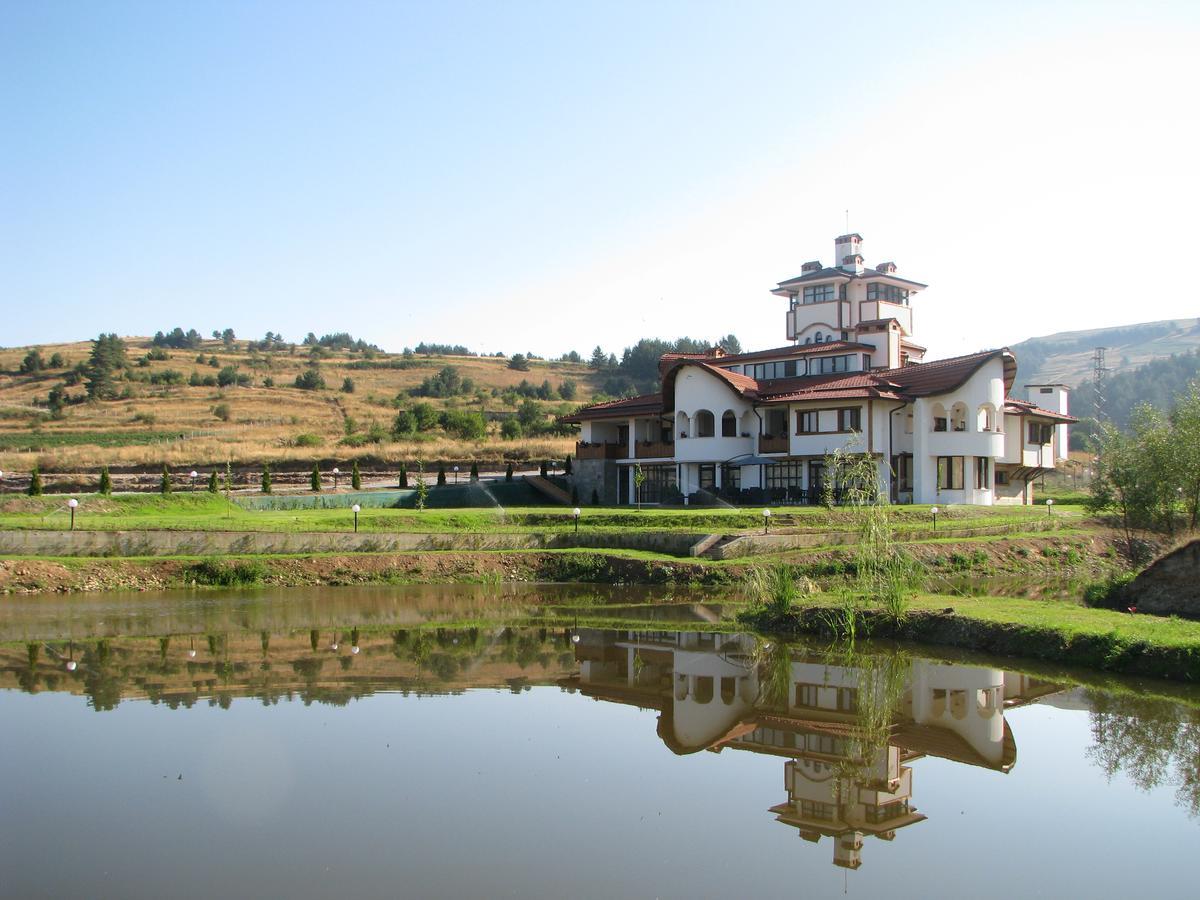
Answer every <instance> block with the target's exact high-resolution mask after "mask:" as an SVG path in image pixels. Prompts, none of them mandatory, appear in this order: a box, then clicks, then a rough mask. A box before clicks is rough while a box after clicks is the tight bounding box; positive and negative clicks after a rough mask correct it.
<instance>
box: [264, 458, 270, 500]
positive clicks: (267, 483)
mask: <svg viewBox="0 0 1200 900" xmlns="http://www.w3.org/2000/svg"><path fill="white" fill-rule="evenodd" d="M262 492H263V493H264V494H269V493H271V467H270V466H269V465H267V464H266V463H263V470H262Z"/></svg>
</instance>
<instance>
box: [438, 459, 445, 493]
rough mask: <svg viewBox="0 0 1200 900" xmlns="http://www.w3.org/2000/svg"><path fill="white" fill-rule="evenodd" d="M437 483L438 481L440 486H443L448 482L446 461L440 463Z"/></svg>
mask: <svg viewBox="0 0 1200 900" xmlns="http://www.w3.org/2000/svg"><path fill="white" fill-rule="evenodd" d="M437 483H438V487H441V486H442V485H444V484H445V483H446V464H445V463H438V474H437Z"/></svg>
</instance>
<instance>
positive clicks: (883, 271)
mask: <svg viewBox="0 0 1200 900" xmlns="http://www.w3.org/2000/svg"><path fill="white" fill-rule="evenodd" d="M875 271H876V272H878V273H879V274H880V275H895V274H896V264H895V263H894V262H881V263H880V264H879V265H877V266H876V267H875Z"/></svg>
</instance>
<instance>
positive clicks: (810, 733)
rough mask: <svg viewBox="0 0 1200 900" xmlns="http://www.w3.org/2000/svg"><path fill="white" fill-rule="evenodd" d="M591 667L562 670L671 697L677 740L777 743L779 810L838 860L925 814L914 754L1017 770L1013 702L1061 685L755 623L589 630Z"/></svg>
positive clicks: (605, 691) (684, 743) (588, 691)
mask: <svg viewBox="0 0 1200 900" xmlns="http://www.w3.org/2000/svg"><path fill="white" fill-rule="evenodd" d="M575 652H576V656H577V659H578V661H579V672H578V674H577V675H573V676H571V677H570V678H568V679H565V680H564V681H563V682H562V683H563V684H564V686H566V687H573V688H577V689H578V690H579V691H580V692H581V693H583V694H585V695H587V696H591V697H595V698H598V699H602V700H606V701H611V702H618V703H629V704H633V705H636V706H639V707H643V708H654V709H657V710H659V712H660V714H659V719H658V733H659V736H660V737H661V738H662V740H663V742H664V743H665V744H666V745H667V746H668V747H670V749H671V750H672V751H674V752H675V753H678V754H688V753H696V752H699V751H701V750H707V751H710V752H716V753H720V752H724V751H725V750H740V751H748V752H751V753H761V754H766V755H769V756H777V757H780V758H781V759H784V760H786V762H785V763H784V766H783V769H784V771H783V782H784V792H785V797H784V800H783V802H781V803H779V804H777V805H776V806H772V807H771V808H770V812H771V813H773V814H774V815H775V817H776V820H777V821H779V822H781V823H783V824H785V825H788V826H791V827H793V828H795V829H796V831H797V833H798V834H799V836H800V837H801V838H802V839H804V840H806V841H810V842H813V843H818V842H820V840H821V839H822V838H823V837H827V838H830V839H831V842H832V845H833V851H832V852H833V862H834V864H835V865H838V866H842V867H845V868H848V869H857V868H858V867H859V866H861V865H862V851H863V840H864V838H865V837H867V836H871V837H876V838H879V839H881V840H886V841H890V840H893V839H894V838H895V837H896V834H897V832H898V831H899V830H900V829H902V828H906V827H908V826H910V825H915V824H916V823H918V822H921V821H924V819H925V816H923V815H921V814H920V813H919V812H918V811H917V808H916V807H915V806H914V805H913V772H912V768H911V767H910V765H909V764H910V763H911V762H913V761H914V760H917V759H920V758H921V757H922V756H935V757H941V758H943V759H949V760H953V761H955V762H960V763H965V764H968V765H973V766H980V767H983V768H988V769H993V770H995V771H997V772H1008V771H1009V770H1010V769H1011V768H1012V767H1013V765H1014V764H1015V762H1016V756H1017V751H1016V743H1015V741H1014V740H1013V736H1012V732H1011V731H1010V730H1009V727H1008V724H1007V723H1006V722H1005V719H1004V711H1005V710H1006V709H1008V708H1011V707H1013V706H1017V705H1020V704H1023V703H1028V702H1030V701H1032V700H1035V699H1037V698H1038V697H1042V696H1045V695H1047V694H1051V693H1055V692H1057V691H1058V690H1059V689H1060V688H1059V686H1057V685H1054V684H1050V683H1048V682H1043V681H1040V680H1037V679H1034V678H1031V677H1030V676H1028V675H1022V674H1017V673H1011V672H1005V671H1002V670H1000V669H992V668H983V667H977V666H965V665H945V664H939V663H936V662H932V661H929V660H924V659H914V658H909V657H907V656H905V655H890V656H858V657H850V658H842V659H830V658H818V657H816V656H813V657H807V658H806V657H805V656H804V655H802V654H797V653H794V652H793V651H792V650H791V649H789V648H787V647H785V646H779V645H772V644H770V643H762V642H760V641H758V640H756V639H755V638H754V637H752V636H749V635H737V634H717V633H712V632H674V631H629V632H612V631H584V632H582V633H581V635H580V641H579V643H578V644H577V645H576V651H575Z"/></svg>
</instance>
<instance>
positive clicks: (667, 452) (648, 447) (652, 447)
mask: <svg viewBox="0 0 1200 900" xmlns="http://www.w3.org/2000/svg"><path fill="white" fill-rule="evenodd" d="M634 450H635V455H636V457H637V458H638V459H659V458H662V457H671V456H674V455H675V443H674V442H673V441H638V442H637V446H636V447H635V448H634Z"/></svg>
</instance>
